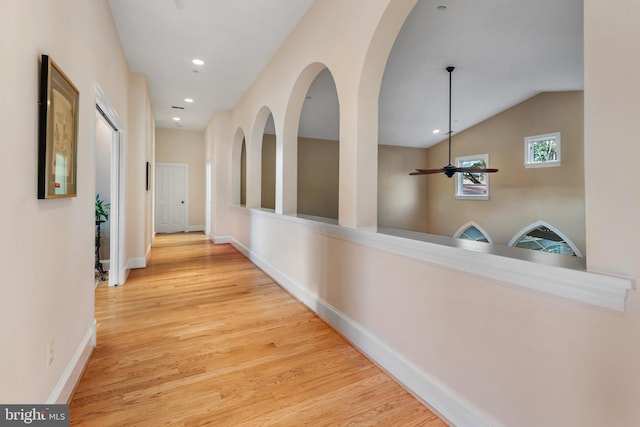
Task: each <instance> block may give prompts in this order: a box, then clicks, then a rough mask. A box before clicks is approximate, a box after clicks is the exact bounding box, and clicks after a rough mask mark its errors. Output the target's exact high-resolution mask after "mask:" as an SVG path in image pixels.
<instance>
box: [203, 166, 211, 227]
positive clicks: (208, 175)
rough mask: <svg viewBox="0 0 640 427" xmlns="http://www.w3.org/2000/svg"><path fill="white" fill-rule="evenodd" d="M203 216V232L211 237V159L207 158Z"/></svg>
mask: <svg viewBox="0 0 640 427" xmlns="http://www.w3.org/2000/svg"><path fill="white" fill-rule="evenodd" d="M205 180H206V181H205V185H204V186H205V192H206V195H205V200H204V203H205V207H204V211H205V218H204V224H205V225H204V230H205V234H206V235H207V236H208V237H209V238H211V234H212V233H211V160H207V164H206V166H205Z"/></svg>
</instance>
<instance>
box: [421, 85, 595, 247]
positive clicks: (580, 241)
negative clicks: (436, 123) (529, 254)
mask: <svg viewBox="0 0 640 427" xmlns="http://www.w3.org/2000/svg"><path fill="white" fill-rule="evenodd" d="M583 98H584V97H583V93H582V92H547V93H542V94H539V95H536V96H534V97H532V98H530V99H528V100H527V101H524V102H522V103H520V104H518V105H516V106H514V107H512V108H510V109H508V110H506V111H504V112H502V113H500V114H497V115H496V116H493V117H491V118H489V119H487V120H485V121H483V122H482V123H479V124H478V125H476V126H473V127H471V128H469V129H467V130H466V131H464V132H460V133H456V134H454V135H453V138H452V144H451V147H452V154H451V161H452V163H453V162H455V158H456V157H461V156H470V155H475V154H489V163H490V166H491V167H495V168H498V169H500V171H499V172H498V173H494V174H491V175H490V177H489V187H490V190H489V195H490V200H457V199H456V198H455V195H454V193H455V179H456V177H455V176H454V177H453V178H451V179H448V178H446V177H445V176H444V175H429V176H415V177H413V178H414V179H420V180H426V181H427V184H428V186H429V187H428V192H427V193H426V194H428V203H427V205H428V211H427V217H428V218H429V227H428V228H429V233H432V234H440V235H444V236H453V234H454V233H455V232H456V230H457V229H458V228H459V227H461V226H462V225H463V224H465V223H467V222H469V221H474V222H476V223H477V224H478V225H480V227H482V228H483V229H484V230H485V231H486V232H487V233H489V235H490V236H491V238H492V239H493V241H494V243H498V244H502V245H506V244H507V243H509V241H510V240H511V238H512V237H514V235H515V234H516V233H518V232H519V231H520V230H522V229H523V228H524V227H526V226H527V225H529V224H531V223H534V222H536V221H538V220H543V221H545V222H547V223H549V224H551V225H552V226H554V227H556V228H558V229H559V230H560V231H562V232H563V233H564V234H565V235H566V236H567V237H569V239H571V240H572V241H573V243H575V244H576V246H577V247H578V249H580V251H581V252H582V253H583V254H584V253H585V250H586V243H585V218H584V217H585V215H584V130H583V129H584V120H583V116H584V113H583V110H584V101H583ZM552 132H560V133H561V141H562V142H561V144H562V165H561V166H559V167H551V168H525V167H524V165H523V164H524V138H525V137H526V136H534V135H541V134H547V133H552ZM447 150H448V144H447V142H446V141H444V142H442V143H440V144H438V145H437V146H434V147H432V148H430V149H428V162H427V163H426V164H425V165H423V166H426V167H427V168H438V167H442V166H444V165H445V164H446V163H447V156H448V154H447Z"/></svg>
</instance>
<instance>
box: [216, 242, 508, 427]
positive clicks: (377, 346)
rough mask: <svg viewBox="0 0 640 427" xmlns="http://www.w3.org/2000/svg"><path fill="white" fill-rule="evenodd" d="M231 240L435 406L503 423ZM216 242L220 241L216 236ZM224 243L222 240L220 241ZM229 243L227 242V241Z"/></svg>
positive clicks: (477, 423)
mask: <svg viewBox="0 0 640 427" xmlns="http://www.w3.org/2000/svg"><path fill="white" fill-rule="evenodd" d="M226 239H228V240H229V241H230V243H231V244H232V245H233V246H234V247H235V248H236V249H238V251H240V252H242V253H243V254H244V255H245V256H246V257H247V258H249V259H250V260H251V261H252V262H253V263H254V264H256V265H257V266H258V267H259V268H260V269H262V270H263V271H264V272H265V273H267V274H268V275H269V276H271V277H272V278H273V279H274V280H275V281H276V282H277V283H278V284H279V285H280V286H282V287H283V288H284V289H286V290H287V291H288V292H289V293H291V294H292V295H293V296H295V297H296V298H297V299H298V300H300V301H301V302H302V303H303V304H305V305H306V306H307V307H309V309H311V310H312V311H313V312H315V313H316V314H317V315H318V316H319V317H320V318H322V319H323V320H325V321H326V322H327V323H328V324H330V325H331V326H332V327H333V328H334V329H336V330H337V331H339V332H340V333H341V334H342V335H343V336H344V337H346V338H347V339H348V340H349V341H350V342H351V343H352V344H353V345H354V346H355V347H357V348H358V349H360V350H361V351H362V352H363V353H364V354H366V355H367V357H369V358H370V359H371V360H373V361H374V362H375V363H376V364H378V365H379V366H381V367H382V368H383V369H384V370H385V371H386V372H387V373H389V375H391V376H393V377H394V378H395V379H396V380H397V381H398V382H400V383H401V384H402V385H403V386H404V387H405V388H406V389H407V390H410V391H411V392H412V393H413V394H414V395H415V396H417V397H418V398H419V399H420V400H422V401H423V402H425V404H426V405H428V406H429V407H430V408H431V409H433V410H434V411H436V412H437V413H438V414H439V415H440V416H441V417H443V418H445V419H446V420H447V421H448V422H450V423H451V424H452V425H455V426H457V427H484V426H486V427H498V426H500V425H501V424H500V423H499V422H497V421H496V420H494V419H492V418H491V417H490V416H489V415H488V414H486V413H484V412H483V411H482V410H480V409H479V408H477V407H476V406H475V405H474V404H473V403H471V402H470V401H468V400H467V399H465V398H463V397H462V396H460V395H459V394H457V393H456V392H455V391H453V390H451V389H450V388H449V387H447V386H446V385H445V384H443V383H442V382H440V381H439V380H438V379H437V378H435V377H433V376H431V375H429V374H428V373H426V372H424V371H422V370H421V369H420V368H418V367H417V366H415V365H414V364H413V363H411V362H410V361H408V360H407V359H406V358H405V357H404V356H403V355H401V354H400V353H398V352H397V351H395V350H394V349H392V348H391V347H389V346H388V345H387V344H385V343H384V342H382V341H381V340H380V339H379V338H378V337H376V336H375V335H373V334H372V333H371V332H370V331H369V330H367V329H365V328H364V327H362V326H361V325H360V324H358V323H356V322H354V321H353V320H352V319H351V318H350V317H348V316H347V315H345V314H344V313H342V312H340V311H339V310H337V309H336V308H335V307H333V306H331V305H330V304H328V303H327V302H326V301H324V300H322V299H321V298H319V297H318V296H317V295H314V294H312V293H310V292H309V291H307V290H306V289H305V288H303V287H302V286H300V285H299V284H298V283H296V282H295V281H294V280H292V279H291V278H290V277H288V276H287V275H286V274H284V273H282V272H281V271H279V270H278V269H276V268H275V267H274V266H272V265H271V264H269V263H268V262H266V261H265V260H264V259H262V258H260V257H259V256H257V255H256V254H254V253H252V252H251V251H250V250H249V249H248V248H247V247H245V246H244V245H242V244H241V243H240V242H238V241H236V240H235V239H233V238H229V237H227V238H226ZM215 243H219V241H218V238H217V237H216V238H215ZM220 243H222V242H220ZM225 243H226V242H225Z"/></svg>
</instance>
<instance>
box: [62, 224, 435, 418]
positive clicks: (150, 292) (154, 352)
mask: <svg viewBox="0 0 640 427" xmlns="http://www.w3.org/2000/svg"><path fill="white" fill-rule="evenodd" d="M95 316H96V321H97V327H98V340H97V347H96V350H95V352H94V354H93V357H92V358H91V360H90V362H89V364H88V366H87V368H86V370H85V372H84V375H83V378H82V380H81V381H80V384H79V385H78V387H77V390H76V391H75V394H74V396H73V399H72V401H71V408H70V409H71V414H70V415H71V425H87V426H133V425H135V426H163V425H172V426H173V425H176V426H204V425H211V426H234V427H235V426H301V425H304V426H347V425H349V426H373V425H381V426H427V427H436V426H445V425H446V424H445V423H444V422H443V421H441V420H440V419H438V417H437V416H435V415H434V414H433V413H432V412H430V411H429V410H428V409H427V408H426V407H425V406H424V405H422V404H421V403H420V402H419V401H417V400H416V399H415V398H413V397H412V396H411V395H410V394H409V393H407V392H406V391H405V390H404V389H402V387H400V386H399V385H398V384H397V383H396V382H395V381H393V379H391V378H390V377H389V376H388V375H386V374H385V373H384V372H383V371H381V370H380V369H379V368H378V367H377V366H375V365H374V364H373V363H371V362H370V361H369V360H368V359H367V358H365V357H364V356H363V355H362V354H361V353H360V352H359V351H357V350H356V349H355V348H354V347H352V346H351V345H350V344H349V343H347V342H346V341H345V340H344V339H343V338H342V337H341V336H340V335H339V334H337V333H336V332H335V331H334V330H332V329H331V328H330V327H328V326H327V325H326V324H325V323H324V322H323V321H322V320H321V319H319V318H318V317H317V316H315V315H314V314H313V313H312V312H310V311H309V310H308V309H307V308H306V307H304V306H303V305H301V304H300V303H299V302H298V301H296V300H295V299H294V298H292V297H291V296H290V295H289V294H288V293H286V292H285V291H284V290H282V289H281V288H280V287H279V286H278V285H277V284H276V283H274V282H273V280H271V279H270V278H269V277H268V276H267V275H266V274H264V273H263V272H262V271H260V270H259V269H258V268H257V267H256V266H255V265H253V264H252V263H251V262H250V261H249V260H247V259H246V258H245V257H244V256H243V255H242V254H240V253H239V252H238V251H236V250H235V249H234V248H233V247H232V246H230V245H213V244H212V243H211V242H209V241H208V240H207V239H206V237H205V236H204V235H203V234H201V233H183V234H175V235H174V234H172V235H158V236H156V239H155V241H154V243H153V248H152V251H151V257H150V260H149V265H148V267H147V268H146V269H141V270H134V271H132V272H131V274H130V276H129V279H128V281H127V284H126V285H125V286H120V287H112V288H109V287H108V286H106V285H104V284H101V285H100V286H98V288H97V289H96V304H95Z"/></svg>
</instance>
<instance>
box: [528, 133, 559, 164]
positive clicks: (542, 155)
mask: <svg viewBox="0 0 640 427" xmlns="http://www.w3.org/2000/svg"><path fill="white" fill-rule="evenodd" d="M560 154H561V151H560V132H555V133H548V134H545V135H535V136H528V137H526V138H525V139H524V165H525V167H528V168H533V167H549V166H560Z"/></svg>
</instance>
